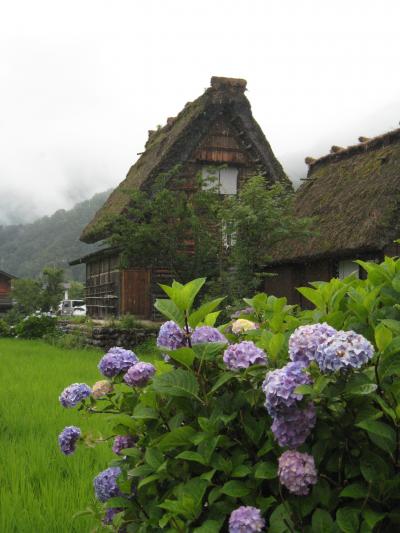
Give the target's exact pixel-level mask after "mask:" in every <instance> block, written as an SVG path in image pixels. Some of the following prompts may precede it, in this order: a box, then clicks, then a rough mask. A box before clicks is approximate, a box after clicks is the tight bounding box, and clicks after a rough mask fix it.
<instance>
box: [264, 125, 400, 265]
mask: <svg viewBox="0 0 400 533" xmlns="http://www.w3.org/2000/svg"><path fill="white" fill-rule="evenodd" d="M295 212H296V214H297V216H299V217H314V218H315V224H314V227H315V230H316V233H315V235H314V236H313V237H311V238H307V240H306V241H287V242H285V243H282V244H280V245H279V246H277V247H276V248H275V249H274V250H272V258H273V263H285V262H296V261H305V260H308V259H316V258H318V257H324V256H338V255H344V254H346V255H349V254H351V253H352V252H358V251H378V250H382V249H383V248H384V247H385V246H386V245H387V244H389V243H391V242H392V241H393V240H394V239H395V238H398V237H399V236H400V233H399V232H400V130H395V131H392V132H389V133H387V134H385V135H382V136H380V137H377V138H375V139H372V140H371V141H369V142H368V143H363V144H361V145H356V146H354V147H350V148H349V149H347V150H344V151H343V152H340V153H337V154H330V155H328V156H325V157H323V158H321V159H319V160H317V161H316V162H315V163H313V164H312V165H311V166H310V171H309V173H308V179H307V181H306V182H305V183H304V184H303V185H302V186H301V187H300V188H299V189H298V191H297V193H296V196H295Z"/></svg>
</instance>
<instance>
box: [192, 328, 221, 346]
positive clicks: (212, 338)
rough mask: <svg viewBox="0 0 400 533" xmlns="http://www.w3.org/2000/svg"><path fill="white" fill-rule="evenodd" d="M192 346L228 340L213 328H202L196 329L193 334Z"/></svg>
mask: <svg viewBox="0 0 400 533" xmlns="http://www.w3.org/2000/svg"><path fill="white" fill-rule="evenodd" d="M191 341H192V344H201V343H203V342H225V343H226V344H227V343H228V340H227V339H226V337H225V336H224V335H222V333H221V332H220V331H218V330H217V329H216V328H212V327H211V326H200V327H199V328H196V329H195V330H194V331H193V333H192V338H191Z"/></svg>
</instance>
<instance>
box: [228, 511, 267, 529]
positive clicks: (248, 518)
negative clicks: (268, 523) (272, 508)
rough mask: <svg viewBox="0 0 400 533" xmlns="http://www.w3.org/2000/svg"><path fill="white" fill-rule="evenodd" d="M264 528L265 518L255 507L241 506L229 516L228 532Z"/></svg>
mask: <svg viewBox="0 0 400 533" xmlns="http://www.w3.org/2000/svg"><path fill="white" fill-rule="evenodd" d="M264 528H265V520H264V519H263V518H262V516H261V511H260V509H257V507H250V506H244V505H243V506H242V507H239V508H238V509H235V510H234V511H232V513H231V516H230V517H229V533H257V532H259V531H262V530H263V529H264Z"/></svg>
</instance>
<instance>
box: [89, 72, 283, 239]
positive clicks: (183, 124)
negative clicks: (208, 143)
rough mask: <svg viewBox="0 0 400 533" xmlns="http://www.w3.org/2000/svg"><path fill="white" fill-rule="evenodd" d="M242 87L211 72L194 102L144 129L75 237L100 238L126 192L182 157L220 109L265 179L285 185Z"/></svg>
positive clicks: (120, 208) (123, 202)
mask: <svg viewBox="0 0 400 533" xmlns="http://www.w3.org/2000/svg"><path fill="white" fill-rule="evenodd" d="M245 90H246V81H245V80H242V79H235V78H220V77H213V78H211V87H209V88H208V89H206V91H205V92H204V94H203V95H202V96H200V97H199V98H197V100H195V101H194V102H188V103H187V104H186V106H185V107H184V109H183V110H182V111H181V112H180V113H179V115H178V116H177V117H174V118H170V119H168V121H167V124H166V125H165V126H164V127H163V128H161V129H159V130H157V131H153V132H149V140H148V142H147V144H146V147H145V148H146V150H145V152H144V153H143V154H142V155H141V157H140V158H139V159H138V160H137V161H136V163H135V164H134V165H133V166H132V167H131V169H130V170H129V172H128V175H127V176H126V178H125V180H124V181H123V182H121V183H120V185H119V186H118V187H117V188H116V189H115V190H114V191H113V192H112V193H111V195H110V197H109V198H108V200H107V201H106V203H105V204H104V205H103V207H102V208H101V209H100V210H99V211H98V212H97V213H96V215H95V217H94V218H93V220H92V221H91V222H90V223H89V224H88V225H87V226H86V227H85V229H84V230H83V232H82V235H81V240H82V241H84V242H87V243H92V242H96V241H98V240H101V239H103V238H104V237H105V236H106V235H107V227H108V224H109V221H110V219H111V218H112V217H114V216H115V215H119V214H121V213H123V211H124V210H125V209H126V208H127V207H128V205H129V191H131V190H132V189H135V188H143V187H146V184H148V183H150V181H151V180H152V179H154V178H155V177H156V176H157V175H159V174H161V173H163V172H167V171H168V170H170V169H171V168H173V167H174V166H175V165H176V164H177V163H180V162H183V161H186V160H188V159H189V158H190V155H191V153H192V152H193V150H194V149H195V148H196V146H198V144H199V142H200V141H201V139H202V137H203V136H204V135H205V134H206V132H207V130H208V128H209V127H210V124H211V123H212V122H213V121H214V120H215V119H216V118H217V117H218V116H219V115H221V113H223V114H226V115H227V116H229V117H230V120H231V121H233V122H234V124H235V126H237V127H238V128H239V129H240V130H242V132H243V133H242V142H243V144H245V145H246V149H247V150H250V153H251V156H252V159H253V161H255V162H257V165H258V166H259V168H260V171H263V172H264V173H265V175H266V177H267V179H269V180H270V181H273V182H275V181H281V182H285V183H287V184H288V185H289V184H290V182H289V180H288V178H287V177H286V175H285V173H284V172H283V169H282V167H281V165H280V163H279V162H278V161H277V159H276V158H275V156H274V154H273V152H272V150H271V147H270V145H269V144H268V142H267V140H266V138H265V136H264V134H263V132H262V130H261V128H260V126H259V125H258V124H257V122H256V121H255V120H254V118H253V115H252V113H251V107H250V103H249V101H248V100H247V98H246V97H245V95H244V91H245Z"/></svg>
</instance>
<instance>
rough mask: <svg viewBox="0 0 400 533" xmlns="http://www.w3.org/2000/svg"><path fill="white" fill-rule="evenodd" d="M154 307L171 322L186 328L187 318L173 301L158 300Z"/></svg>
mask: <svg viewBox="0 0 400 533" xmlns="http://www.w3.org/2000/svg"><path fill="white" fill-rule="evenodd" d="M154 307H155V308H156V309H157V311H160V313H161V314H163V315H164V316H166V317H167V318H168V319H169V320H173V321H174V322H176V323H177V324H178V326H180V327H181V328H183V327H184V326H185V316H184V314H183V311H181V310H180V309H178V307H177V306H176V305H175V304H174V302H173V301H172V300H164V299H163V300H161V299H157V300H156V301H155V303H154Z"/></svg>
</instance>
